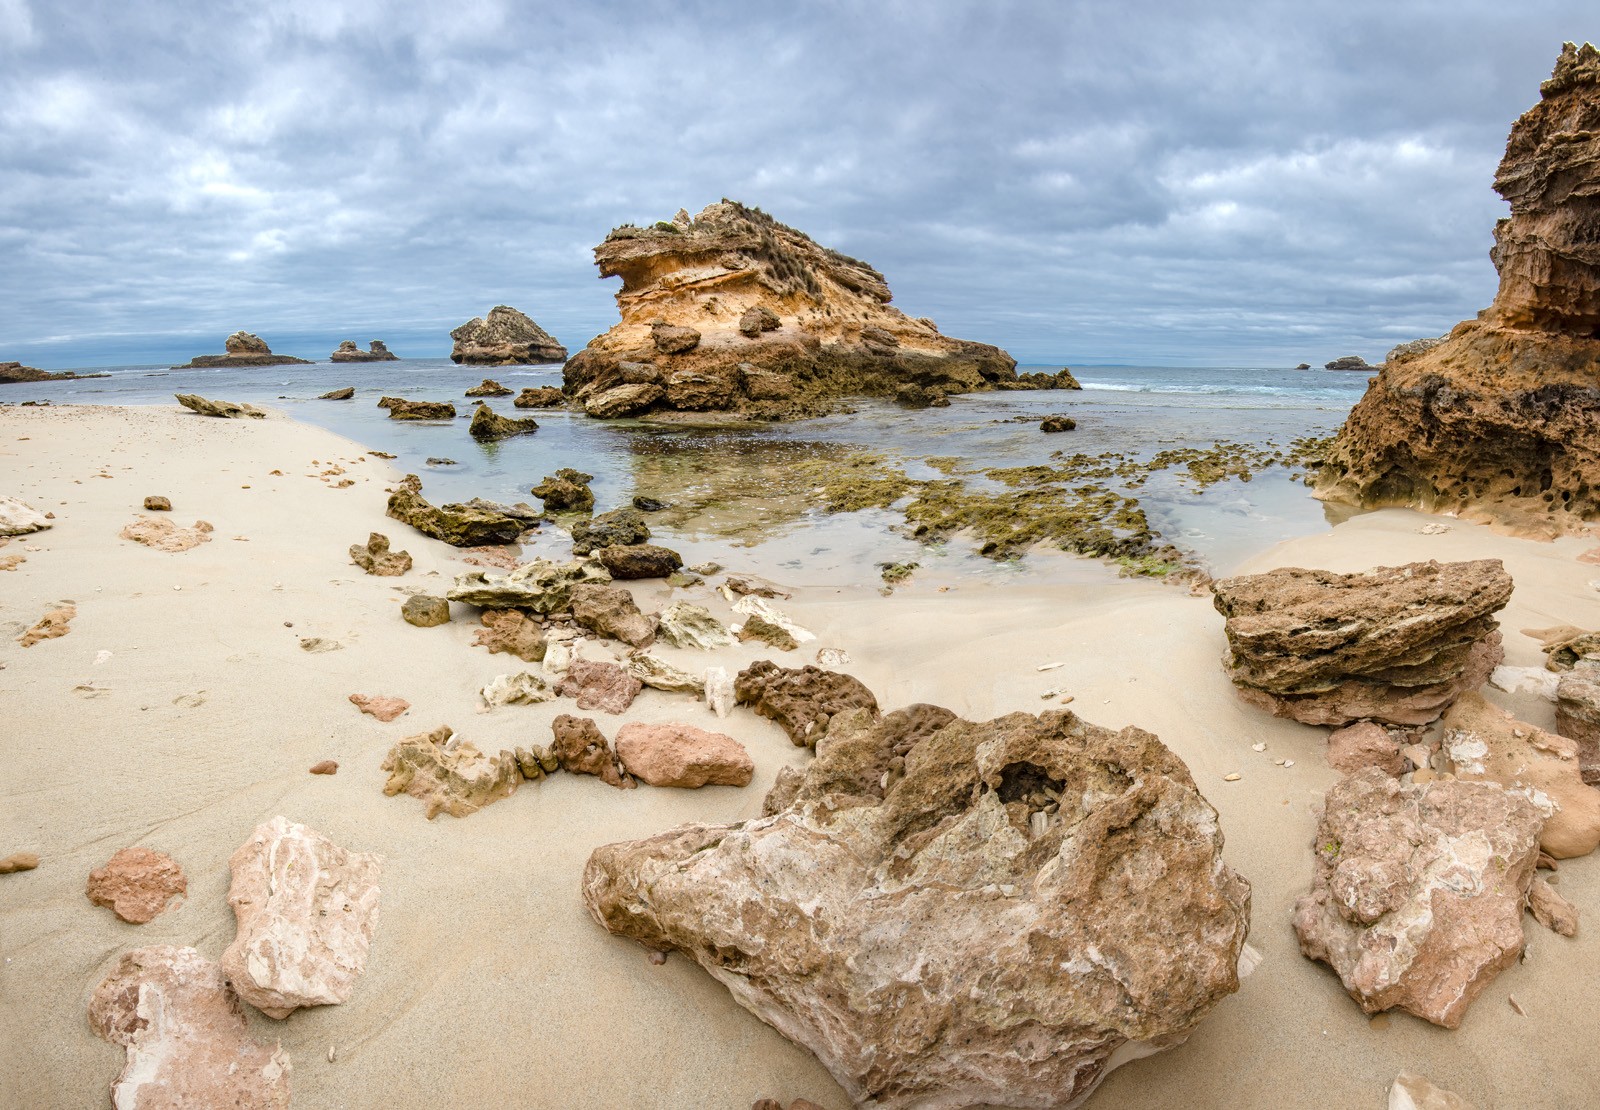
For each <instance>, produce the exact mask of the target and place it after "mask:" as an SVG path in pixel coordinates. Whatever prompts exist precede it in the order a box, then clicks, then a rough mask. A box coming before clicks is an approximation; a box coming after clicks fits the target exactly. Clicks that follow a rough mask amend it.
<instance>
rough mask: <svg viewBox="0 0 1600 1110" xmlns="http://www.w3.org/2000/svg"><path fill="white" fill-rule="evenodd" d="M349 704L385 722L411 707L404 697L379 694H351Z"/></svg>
mask: <svg viewBox="0 0 1600 1110" xmlns="http://www.w3.org/2000/svg"><path fill="white" fill-rule="evenodd" d="M350 704H351V705H353V706H355V707H356V708H357V709H359V710H361V712H363V713H365V714H366V715H367V716H369V717H376V718H378V720H380V721H382V722H384V723H385V724H388V723H389V722H390V721H392V720H394V719H395V718H396V717H398V716H400V714H402V713H404V712H405V711H406V710H408V709H410V708H411V703H410V702H408V701H406V700H405V699H404V698H395V697H384V696H382V695H379V694H351V695H350Z"/></svg>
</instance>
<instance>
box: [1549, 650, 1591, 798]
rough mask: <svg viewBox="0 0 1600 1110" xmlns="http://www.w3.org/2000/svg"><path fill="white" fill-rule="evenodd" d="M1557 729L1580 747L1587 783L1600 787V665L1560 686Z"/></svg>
mask: <svg viewBox="0 0 1600 1110" xmlns="http://www.w3.org/2000/svg"><path fill="white" fill-rule="evenodd" d="M1556 728H1557V730H1559V731H1560V733H1561V735H1562V736H1565V737H1567V738H1568V739H1570V740H1572V741H1574V742H1575V743H1576V744H1577V745H1578V769H1579V771H1580V772H1581V773H1582V775H1583V781H1584V782H1586V783H1588V784H1589V785H1590V786H1600V665H1597V664H1593V663H1585V664H1584V665H1582V666H1580V667H1576V668H1574V669H1573V671H1572V673H1570V674H1564V675H1562V676H1561V678H1560V680H1559V681H1558V682H1557V684H1556Z"/></svg>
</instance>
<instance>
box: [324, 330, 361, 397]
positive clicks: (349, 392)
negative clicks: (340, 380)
mask: <svg viewBox="0 0 1600 1110" xmlns="http://www.w3.org/2000/svg"><path fill="white" fill-rule="evenodd" d="M352 346H354V344H352ZM355 395H356V387H355V386H353V385H347V386H345V387H344V388H343V389H330V390H329V391H328V392H326V393H319V394H318V395H317V400H319V401H348V400H350V399H351V398H352V397H354V396H355Z"/></svg>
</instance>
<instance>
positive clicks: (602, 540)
mask: <svg viewBox="0 0 1600 1110" xmlns="http://www.w3.org/2000/svg"><path fill="white" fill-rule="evenodd" d="M649 538H650V526H649V525H648V524H646V523H645V522H644V517H643V516H642V515H641V514H640V512H639V510H638V509H612V510H611V511H610V512H609V513H601V514H600V515H599V516H595V517H590V518H589V519H588V520H575V521H573V522H572V552H573V554H574V555H587V554H589V553H590V552H591V551H594V550H596V549H597V548H601V547H626V546H631V545H633V544H636V543H644V542H645V541H646V540H648V539H649Z"/></svg>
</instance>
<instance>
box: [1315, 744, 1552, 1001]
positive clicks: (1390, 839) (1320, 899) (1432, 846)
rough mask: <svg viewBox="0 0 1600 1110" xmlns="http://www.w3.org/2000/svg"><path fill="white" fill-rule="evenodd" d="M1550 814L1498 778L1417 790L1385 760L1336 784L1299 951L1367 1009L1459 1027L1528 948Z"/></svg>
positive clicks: (1320, 828) (1320, 832)
mask: <svg viewBox="0 0 1600 1110" xmlns="http://www.w3.org/2000/svg"><path fill="white" fill-rule="evenodd" d="M1543 824H1544V814H1543V813H1542V812H1540V810H1539V807H1538V806H1537V805H1535V804H1534V803H1533V802H1532V801H1531V800H1529V799H1528V798H1526V797H1524V796H1523V795H1521V794H1517V793H1512V792H1510V791H1507V790H1505V789H1504V788H1502V787H1501V786H1500V785H1499V784H1498V783H1492V782H1461V781H1453V780H1450V781H1447V780H1438V781H1435V782H1430V783H1427V784H1426V785H1421V786H1417V785H1409V784H1406V783H1402V782H1400V781H1399V780H1397V779H1393V778H1390V777H1389V776H1388V775H1386V774H1384V773H1383V772H1382V771H1380V770H1378V769H1376V768H1369V769H1367V770H1365V771H1362V772H1361V773H1360V774H1357V775H1350V776H1348V777H1346V778H1344V779H1341V780H1340V781H1339V782H1338V783H1337V784H1335V785H1334V787H1333V789H1332V790H1330V791H1328V796H1327V799H1326V802H1325V804H1324V807H1323V815H1322V819H1321V821H1320V822H1319V823H1318V825H1317V835H1316V840H1315V841H1313V852H1314V855H1315V857H1316V864H1315V872H1314V873H1313V876H1312V880H1311V891H1310V893H1308V894H1305V895H1303V896H1302V897H1301V898H1300V900H1299V901H1298V902H1296V903H1295V909H1294V928H1295V932H1296V933H1297V934H1298V935H1299V937H1300V951H1301V952H1303V953H1304V954H1305V955H1306V956H1307V957H1309V958H1310V959H1313V960H1321V961H1323V962H1324V963H1326V964H1328V965H1330V966H1331V967H1332V968H1333V969H1334V971H1336V972H1338V974H1339V979H1340V981H1341V982H1343V983H1344V987H1345V990H1347V991H1348V992H1349V993H1350V997H1352V998H1354V999H1355V1000H1356V1001H1357V1002H1359V1003H1360V1004H1361V1008H1362V1009H1363V1010H1365V1011H1366V1012H1367V1013H1369V1014H1371V1013H1377V1012H1378V1011H1380V1010H1388V1009H1391V1008H1392V1007H1396V1006H1398V1007H1400V1008H1401V1009H1403V1010H1406V1011H1407V1012H1409V1013H1412V1014H1415V1015H1416V1016H1417V1017H1420V1018H1423V1019H1425V1020H1427V1021H1431V1022H1433V1023H1434V1024H1435V1025H1442V1026H1444V1027H1445V1028H1446V1029H1455V1028H1456V1027H1458V1026H1459V1025H1460V1024H1461V1020H1462V1018H1463V1017H1465V1016H1466V1012H1467V1008H1468V1007H1469V1006H1471V1005H1472V1001H1473V999H1475V998H1476V997H1477V996H1478V994H1479V993H1480V992H1481V991H1482V990H1483V988H1484V987H1486V986H1488V985H1489V982H1490V981H1491V980H1492V979H1493V978H1494V977H1495V976H1496V975H1498V974H1499V973H1500V972H1501V971H1503V970H1505V969H1506V968H1507V967H1510V966H1511V965H1512V964H1513V963H1515V962H1516V959H1517V957H1518V956H1519V955H1520V954H1521V953H1522V946H1523V935H1522V908H1523V903H1524V902H1525V900H1526V899H1527V897H1528V890H1529V887H1530V886H1531V885H1532V883H1533V877H1534V875H1533V873H1534V867H1535V865H1536V863H1537V861H1538V858H1539V829H1540V827H1541V826H1542V825H1543Z"/></svg>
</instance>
